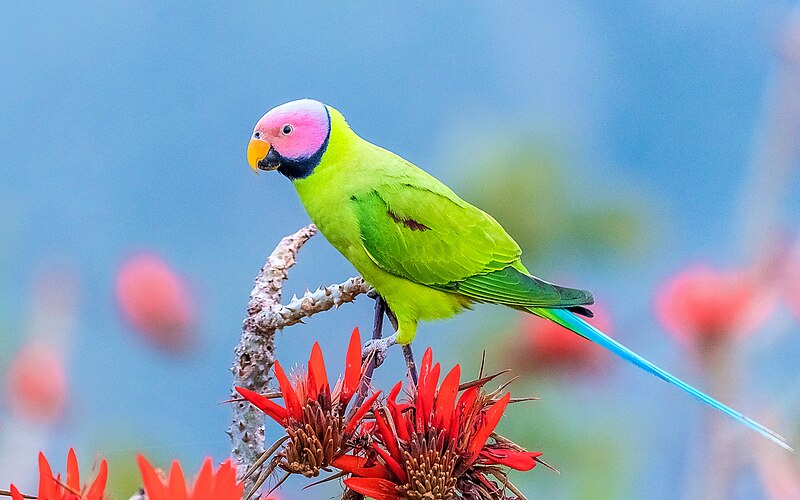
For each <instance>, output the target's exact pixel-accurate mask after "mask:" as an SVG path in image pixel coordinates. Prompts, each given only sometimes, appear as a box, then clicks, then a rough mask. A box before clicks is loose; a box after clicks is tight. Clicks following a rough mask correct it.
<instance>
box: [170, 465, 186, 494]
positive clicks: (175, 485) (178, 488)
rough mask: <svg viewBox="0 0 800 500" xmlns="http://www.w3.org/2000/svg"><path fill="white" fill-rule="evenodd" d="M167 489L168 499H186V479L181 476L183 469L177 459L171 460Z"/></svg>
mask: <svg viewBox="0 0 800 500" xmlns="http://www.w3.org/2000/svg"><path fill="white" fill-rule="evenodd" d="M167 489H168V490H169V500H187V494H186V479H184V478H183V470H181V464H180V463H178V461H177V460H173V461H172V467H171V468H170V470H169V484H168V485H167Z"/></svg>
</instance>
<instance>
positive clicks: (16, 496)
mask: <svg viewBox="0 0 800 500" xmlns="http://www.w3.org/2000/svg"><path fill="white" fill-rule="evenodd" d="M10 489H11V500H24V497H23V496H22V493H20V492H19V490H18V489H17V487H16V486H14V484H13V483H12V484H11V487H10Z"/></svg>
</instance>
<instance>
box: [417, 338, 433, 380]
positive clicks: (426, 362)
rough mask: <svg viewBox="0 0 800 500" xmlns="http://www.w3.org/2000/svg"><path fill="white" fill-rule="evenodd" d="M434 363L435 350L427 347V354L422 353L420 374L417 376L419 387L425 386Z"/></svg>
mask: <svg viewBox="0 0 800 500" xmlns="http://www.w3.org/2000/svg"><path fill="white" fill-rule="evenodd" d="M432 364H433V351H432V350H431V348H430V347H428V348H427V349H425V354H423V355H422V363H420V365H419V376H418V377H417V387H419V386H424V385H425V383H426V380H427V379H428V372H429V371H430V370H431V365H432Z"/></svg>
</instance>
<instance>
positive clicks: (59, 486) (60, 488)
mask: <svg viewBox="0 0 800 500" xmlns="http://www.w3.org/2000/svg"><path fill="white" fill-rule="evenodd" d="M107 479H108V467H107V465H106V461H105V460H103V461H102V462H100V470H99V471H98V473H97V477H95V479H94V481H92V483H91V484H87V485H85V486H84V487H83V488H82V487H81V479H80V474H79V473H78V459H77V458H76V457H75V450H73V449H72V448H70V450H69V453H68V454H67V477H66V480H65V481H64V482H62V481H61V474H59V475H57V476H53V471H52V469H50V464H49V463H48V462H47V459H46V458H45V456H44V455H43V454H42V453H39V493H38V494H37V495H36V498H37V499H38V500H103V498H104V497H105V489H106V480H107ZM10 489H11V498H12V500H22V499H23V498H24V497H23V495H22V494H21V493H20V492H19V490H18V489H17V488H16V487H15V486H14V485H13V484H12V485H11V488H10Z"/></svg>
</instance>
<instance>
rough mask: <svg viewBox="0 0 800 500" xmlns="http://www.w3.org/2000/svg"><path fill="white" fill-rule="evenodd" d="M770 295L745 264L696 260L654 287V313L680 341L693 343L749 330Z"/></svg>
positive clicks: (768, 305) (767, 307)
mask: <svg viewBox="0 0 800 500" xmlns="http://www.w3.org/2000/svg"><path fill="white" fill-rule="evenodd" d="M774 306H775V295H774V294H773V293H771V292H770V291H769V290H768V289H766V287H764V286H762V285H761V284H760V283H759V282H758V280H757V279H756V277H755V276H754V275H753V274H752V273H749V272H747V271H744V270H720V269H715V268H713V267H710V266H705V265H697V266H693V267H689V268H686V269H684V270H682V271H681V272H679V273H678V274H676V275H674V276H672V277H671V278H670V279H669V280H667V281H666V282H665V283H664V284H662V285H661V286H660V288H659V289H658V290H657V292H656V299H655V309H656V316H657V317H658V320H659V321H660V322H661V324H662V325H663V327H664V328H665V329H666V330H667V331H668V332H669V333H671V334H672V335H674V336H675V337H676V338H677V339H678V340H679V341H681V342H684V343H689V344H692V343H696V342H698V341H707V340H710V339H715V338H721V337H728V336H732V335H742V334H747V333H750V332H753V331H754V330H756V329H757V328H758V327H759V326H761V325H762V324H763V322H764V321H766V319H767V318H768V317H769V315H770V313H771V312H772V311H773V309H774Z"/></svg>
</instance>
